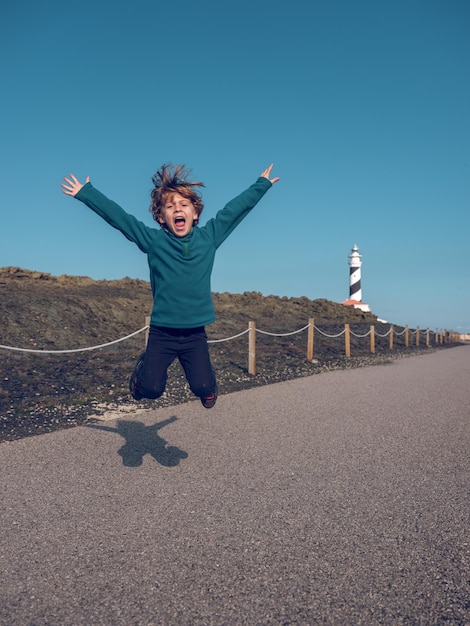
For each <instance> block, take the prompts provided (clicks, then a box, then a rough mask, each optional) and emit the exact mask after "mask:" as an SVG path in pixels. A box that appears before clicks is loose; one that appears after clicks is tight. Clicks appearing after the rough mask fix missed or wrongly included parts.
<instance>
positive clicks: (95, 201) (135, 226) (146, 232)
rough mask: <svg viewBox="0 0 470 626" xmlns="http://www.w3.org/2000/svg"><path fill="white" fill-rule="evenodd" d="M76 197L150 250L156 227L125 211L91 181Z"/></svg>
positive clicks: (145, 248) (135, 241)
mask: <svg viewBox="0 0 470 626" xmlns="http://www.w3.org/2000/svg"><path fill="white" fill-rule="evenodd" d="M75 198H76V199H77V200H80V202H83V204H85V205H86V206H87V207H89V208H90V209H91V210H92V211H94V212H95V213H97V214H98V215H99V216H100V217H102V218H103V219H104V220H105V221H106V222H108V224H110V225H111V226H113V228H116V229H117V230H119V231H121V233H122V234H123V235H124V236H125V237H127V239H129V241H132V242H134V243H135V244H136V245H137V246H138V247H139V248H140V250H142V252H148V250H149V248H150V246H151V242H152V240H153V238H154V234H155V232H156V229H154V228H150V227H149V226H146V225H145V224H144V223H143V222H141V221H139V220H138V219H137V218H136V217H134V216H133V215H131V214H130V213H127V212H126V211H124V209H123V208H122V207H120V206H119V204H117V203H116V202H113V201H112V200H110V199H109V198H107V197H106V196H105V195H104V194H102V193H101V192H100V191H98V189H95V187H93V185H92V184H91V183H86V184H85V185H84V186H83V187H82V188H81V189H80V191H79V192H78V193H77V195H76V196H75Z"/></svg>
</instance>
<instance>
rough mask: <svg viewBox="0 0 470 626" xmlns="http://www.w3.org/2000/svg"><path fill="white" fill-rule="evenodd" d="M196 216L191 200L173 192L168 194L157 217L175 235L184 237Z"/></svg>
mask: <svg viewBox="0 0 470 626" xmlns="http://www.w3.org/2000/svg"><path fill="white" fill-rule="evenodd" d="M197 218H198V215H197V213H196V209H195V208H194V204H193V203H192V202H191V200H189V199H188V198H185V197H184V196H181V195H180V194H179V193H176V192H175V193H173V194H171V195H170V196H168V198H167V199H166V201H165V204H164V205H163V206H162V208H161V209H160V213H159V215H158V218H157V219H158V221H159V222H160V224H162V225H164V224H165V225H166V226H167V228H168V229H169V230H170V231H171V232H172V233H173V234H174V235H176V236H177V237H185V236H186V235H188V234H189V232H190V231H191V228H192V227H193V222H194V220H197Z"/></svg>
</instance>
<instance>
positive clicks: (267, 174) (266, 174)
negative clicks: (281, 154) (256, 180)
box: [260, 163, 279, 185]
mask: <svg viewBox="0 0 470 626" xmlns="http://www.w3.org/2000/svg"><path fill="white" fill-rule="evenodd" d="M273 165H274V163H271V165H270V166H269V167H268V168H266V169H265V170H264V172H261V174H260V176H262V177H263V178H267V179H268V180H269V181H270V182H271V183H272V184H273V185H274V183H277V181H278V180H279V176H276V177H275V178H269V177H270V175H271V170H272V169H273Z"/></svg>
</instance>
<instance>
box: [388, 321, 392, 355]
mask: <svg viewBox="0 0 470 626" xmlns="http://www.w3.org/2000/svg"><path fill="white" fill-rule="evenodd" d="M388 347H389V348H390V350H393V324H392V325H391V326H390V337H389V344H388Z"/></svg>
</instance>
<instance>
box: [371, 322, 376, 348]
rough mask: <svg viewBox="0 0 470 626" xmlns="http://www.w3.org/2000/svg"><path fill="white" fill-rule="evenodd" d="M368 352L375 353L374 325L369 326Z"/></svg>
mask: <svg viewBox="0 0 470 626" xmlns="http://www.w3.org/2000/svg"><path fill="white" fill-rule="evenodd" d="M370 353H371V354H375V326H373V325H372V326H371V327H370Z"/></svg>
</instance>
